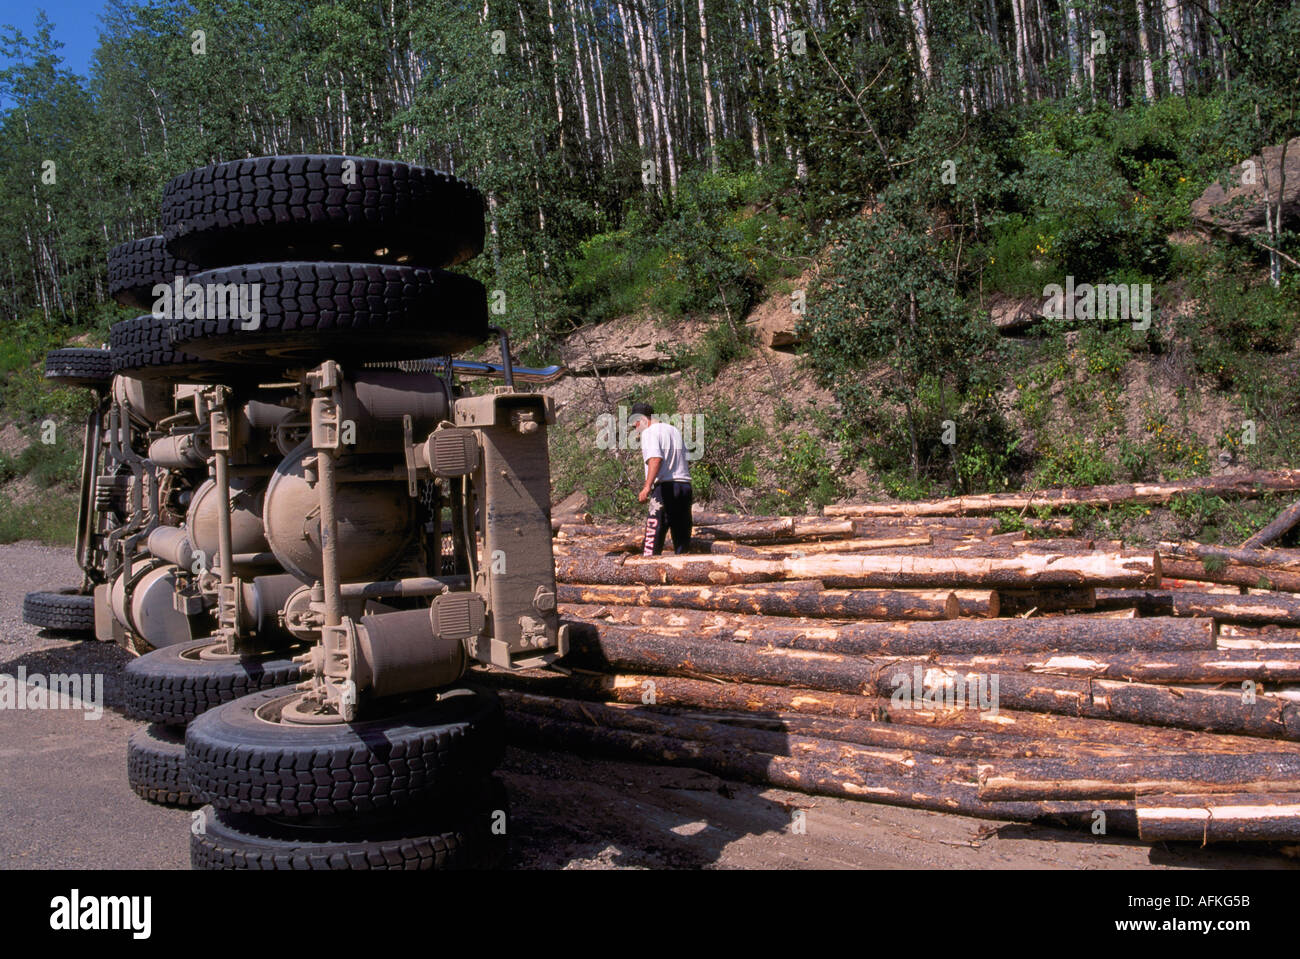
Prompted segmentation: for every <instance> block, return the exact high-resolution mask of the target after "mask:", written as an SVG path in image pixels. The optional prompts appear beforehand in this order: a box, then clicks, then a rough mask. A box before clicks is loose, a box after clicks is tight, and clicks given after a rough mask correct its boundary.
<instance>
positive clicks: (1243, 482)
mask: <svg viewBox="0 0 1300 959" xmlns="http://www.w3.org/2000/svg"><path fill="white" fill-rule="evenodd" d="M1294 490H1300V470H1260V471H1257V472H1251V473H1237V474H1235V475H1228V476H1203V477H1197V478H1194V479H1188V480H1180V481H1174V482H1164V483H1121V484H1116V485H1111V486H1080V487H1072V488H1066V489H1045V490H1038V491H1036V492H1029V493H985V494H981V495H976V496H956V497H952V498H949V499H940V500H926V501H919V502H913V503H865V504H851V505H832V506H827V507H826V508H825V509H823V510H822V513H823V514H824V515H826V516H835V517H853V518H856V517H868V516H960V515H963V514H969V513H991V512H996V511H997V510H1004V509H1011V510H1026V509H1040V508H1050V509H1063V508H1065V507H1070V506H1115V505H1118V504H1121V503H1167V502H1169V500H1171V499H1172V498H1173V497H1175V496H1180V495H1183V494H1185V493H1213V494H1216V495H1219V496H1240V497H1251V496H1258V495H1260V494H1262V493H1268V492H1289V491H1294Z"/></svg>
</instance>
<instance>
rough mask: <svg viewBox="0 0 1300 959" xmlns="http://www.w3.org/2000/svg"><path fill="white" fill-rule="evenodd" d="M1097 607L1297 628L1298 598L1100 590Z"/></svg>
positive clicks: (1299, 610)
mask: <svg viewBox="0 0 1300 959" xmlns="http://www.w3.org/2000/svg"><path fill="white" fill-rule="evenodd" d="M1097 606H1098V607H1099V608H1102V609H1118V608H1121V607H1123V606H1136V607H1137V608H1138V609H1139V610H1141V611H1142V612H1143V613H1147V614H1151V615H1158V616H1210V617H1212V618H1214V619H1215V620H1217V621H1219V622H1225V623H1244V624H1261V625H1262V624H1266V623H1277V624H1279V625H1286V626H1300V598H1298V597H1293V596H1281V595H1273V596H1239V595H1232V594H1223V593H1196V592H1190V591H1187V590H1180V589H1172V590H1141V589H1099V590H1097Z"/></svg>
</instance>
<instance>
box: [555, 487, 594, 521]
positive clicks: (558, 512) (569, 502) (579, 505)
mask: <svg viewBox="0 0 1300 959" xmlns="http://www.w3.org/2000/svg"><path fill="white" fill-rule="evenodd" d="M590 503H591V501H590V500H589V499H588V498H587V494H586V493H584V492H583V491H582V490H577V491H576V492H573V493H570V494H569V495H568V496H566V497H564V499H562V500H560V501H559V502H558V503H556V504H555V505H554V506H552V507H551V515H552V516H568V515H569V514H572V513H581V512H584V511H585V510H586V509H587V507H588V506H589V505H590Z"/></svg>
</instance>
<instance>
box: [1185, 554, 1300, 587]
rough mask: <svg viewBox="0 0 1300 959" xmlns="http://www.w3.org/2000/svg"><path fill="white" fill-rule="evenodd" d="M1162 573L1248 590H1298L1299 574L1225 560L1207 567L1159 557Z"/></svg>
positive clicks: (1196, 562) (1196, 563) (1195, 562)
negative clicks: (1209, 567)
mask: <svg viewBox="0 0 1300 959" xmlns="http://www.w3.org/2000/svg"><path fill="white" fill-rule="evenodd" d="M1161 562H1162V564H1163V569H1164V575H1166V576H1168V577H1170V578H1172V579H1188V580H1192V581H1193V582H1199V583H1222V584H1224V585H1225V586H1246V587H1249V588H1251V589H1268V590H1285V591H1287V592H1292V593H1296V592H1300V573H1295V572H1286V571H1283V570H1276V569H1258V568H1256V567H1253V566H1242V565H1241V564H1239V563H1232V562H1229V563H1226V564H1225V565H1223V566H1221V567H1220V566H1216V568H1215V569H1213V570H1209V569H1206V568H1205V566H1204V565H1203V564H1202V562H1200V561H1188V560H1181V559H1168V558H1165V557H1161Z"/></svg>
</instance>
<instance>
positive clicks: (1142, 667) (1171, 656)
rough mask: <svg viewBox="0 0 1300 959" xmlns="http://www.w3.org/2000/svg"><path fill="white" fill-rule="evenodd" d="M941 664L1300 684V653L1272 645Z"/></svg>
mask: <svg viewBox="0 0 1300 959" xmlns="http://www.w3.org/2000/svg"><path fill="white" fill-rule="evenodd" d="M938 663H939V664H940V665H943V666H950V667H953V668H956V669H967V670H983V671H985V672H997V673H1005V672H1025V673H1041V674H1043V675H1051V676H1079V677H1089V676H1092V677H1096V678H1099V679H1128V680H1134V681H1137V682H1146V683H1194V684H1212V685H1219V684H1228V683H1236V684H1240V683H1242V682H1255V683H1295V682H1300V655H1290V656H1287V655H1283V654H1282V653H1281V652H1280V651H1269V650H1267V649H1213V650H1150V651H1143V652H1118V653H1108V652H1102V651H1092V652H1078V653H1067V654H1053V655H1049V656H941V657H939V659H938Z"/></svg>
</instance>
